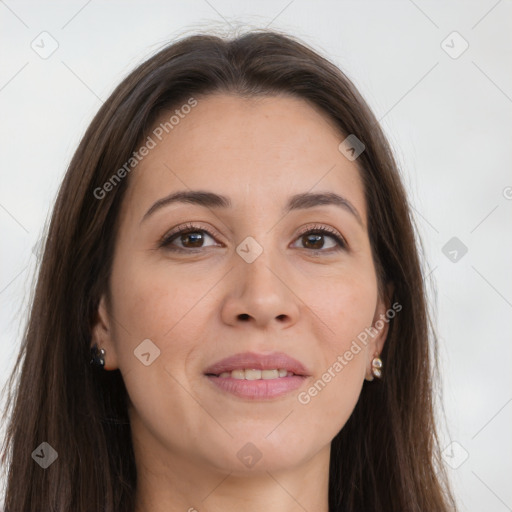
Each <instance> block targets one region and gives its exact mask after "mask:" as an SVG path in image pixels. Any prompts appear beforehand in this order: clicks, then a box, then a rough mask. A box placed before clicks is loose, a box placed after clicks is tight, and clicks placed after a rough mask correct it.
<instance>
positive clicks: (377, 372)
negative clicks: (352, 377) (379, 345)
mask: <svg viewBox="0 0 512 512" xmlns="http://www.w3.org/2000/svg"><path fill="white" fill-rule="evenodd" d="M372 375H373V376H374V377H377V378H378V379H380V378H381V377H382V359H381V358H380V357H374V358H373V360H372Z"/></svg>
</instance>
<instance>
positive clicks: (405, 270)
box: [3, 31, 455, 512]
mask: <svg viewBox="0 0 512 512" xmlns="http://www.w3.org/2000/svg"><path fill="white" fill-rule="evenodd" d="M430 338H431V329H430V322H429V317H428V310H427V304H426V300H425V291H424V287H423V280H422V275H421V269H420V264H419V258H418V251H417V247H416V239H415V235H414V229H413V224H412V220H411V215H410V209H409V206H408V203H407V199H406V195H405V192H404V188H403V186H402V184H401V180H400V177H399V172H398V170H397V166H396V163H395V161H394V159H393V156H392V153H391V151H390V148H389V146H388V143H387V142H386V140H385V137H384V135H383V133H382V131H381V129H380V127H379V125H378V123H377V121H376V119H375V117H374V116H373V114H372V113H371V112H370V110H369V108H368V106H367V105H366V103H365V101H364V100H363V98H362V97H361V96H360V94H359V93H358V92H357V90H356V89H355V87H354V86H353V84H352V83H351V82H350V80H349V79H348V78H347V77H346V76H345V75H344V74H343V73H342V72H341V71H340V70H339V69H338V68H336V67H335V66H334V65H333V64H331V63H330V62H328V61H327V60H326V59H324V58H323V57H321V56H320V55H318V54H317V53H316V52H314V51H313V50H312V49H310V48H308V47H307V46H306V45H304V44H303V43H300V42H299V41H297V40H294V39H293V38H291V37H288V36H285V35H281V34H278V33H276V32H270V31H254V32H252V33H248V34H245V35H242V36H240V37H238V38H235V39H233V40H224V39H221V38H218V37H216V36H212V35H196V36H191V37H187V38H185V39H183V40H181V41H178V42H176V43H174V44H171V45H169V46H168V47H166V48H164V49H163V50H161V51H160V52H159V53H158V54H156V55H155V56H153V57H152V58H150V59H149V60H148V61H146V62H145V63H143V64H142V65H141V66H139V67H138V68H137V69H136V70H135V71H133V72H132V73H131V74H130V75H129V76H128V77H127V78H126V79H125V80H123V82H122V83H121V84H120V85H119V86H118V87H117V89H116V90H115V91H114V92H113V94H112V95H111V96H110V98H109V99H108V100H107V101H106V102H105V104H104V105H103V106H102V107H101V109H100V111H99V112H98V114H97V115H96V117H95V118H94V120H93V121H92V123H91V125H90V127H89V129H88V130H87V132H86V134H85V136H84V138H83V140H82V141H81V143H80V145H79V147H78V149H77V151H76V153H75V155H74V158H73V159H72V162H71V164H70V166H69V169H68V171H67V173H66V176H65V178H64V181H63V183H62V186H61V189H60V192H59V195H58V199H57V202H56V205H55V209H54V212H53V216H52V219H51V224H50V227H49V233H48V237H47V241H46V245H45V248H44V255H43V259H42V263H41V268H40V273H39V277H38V281H37V288H36V293H35V297H34V301H33V304H32V309H31V315H30V319H29V323H28V326H27V329H26V332H25V336H24V340H23V345H22V350H21V352H20V356H19V358H18V361H17V368H18V367H19V368H20V369H21V371H20V375H19V381H17V382H16V383H15V385H14V384H13V383H14V382H15V375H17V374H16V372H13V375H12V376H11V381H10V394H11V396H10V400H9V402H12V406H13V409H12V415H11V418H10V422H9V425H8V435H7V438H6V444H5V446H4V452H3V460H4V463H6V464H8V468H9V473H8V484H7V492H6V499H5V510H6V512H15V511H20V510H23V511H29V510H30V511H35V510H56V511H71V510H72V511H74V512H82V511H109V512H114V511H135V512H150V511H151V512H159V511H163V510H166V511H168V510H189V511H193V510H198V511H203V510H204V511H214V510H244V511H253V510H254V511H256V510H258V511H259V510H270V509H272V510H276V511H277V510H279V511H292V510H293V511H294V510H308V511H315V512H326V511H331V512H332V511H353V512H355V511H357V512H361V511H365V512H369V511H373V512H377V511H382V512H384V511H386V512H391V511H393V512H395V511H407V512H412V511H417V512H420V511H421V512H424V511H426V510H432V511H434V510H435V511H436V512H437V511H440V512H441V511H448V510H454V508H455V507H454V503H453V499H452V497H451V494H450V491H449V487H448V485H447V482H446V477H445V474H444V469H443V467H442V465H441V464H440V460H439V450H438V445H437V436H436V429H435V423H434V413H433V405H432V399H433V396H432V382H431V377H430V374H431V364H432V363H433V362H435V351H433V350H432V348H433V342H434V340H433V339H432V340H430ZM430 342H432V344H431V343H430ZM91 353H92V357H91ZM13 390H14V391H13Z"/></svg>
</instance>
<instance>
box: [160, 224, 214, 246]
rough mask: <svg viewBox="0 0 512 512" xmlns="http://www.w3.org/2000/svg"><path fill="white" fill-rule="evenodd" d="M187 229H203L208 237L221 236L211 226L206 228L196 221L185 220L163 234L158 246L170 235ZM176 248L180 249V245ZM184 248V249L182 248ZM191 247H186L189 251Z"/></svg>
mask: <svg viewBox="0 0 512 512" xmlns="http://www.w3.org/2000/svg"><path fill="white" fill-rule="evenodd" d="M187 231H204V232H205V233H207V234H208V235H209V236H210V237H212V238H213V237H216V238H221V237H222V235H221V234H220V233H219V232H218V231H217V230H216V229H214V228H213V227H208V228H206V227H205V226H201V225H200V224H198V223H195V222H186V223H185V224H180V225H179V226H176V227H175V228H173V229H171V230H170V231H168V232H166V233H165V234H164V236H162V238H161V239H160V241H159V242H158V245H159V246H163V245H165V244H166V243H168V242H169V241H170V239H171V238H172V237H174V236H175V235H178V234H181V233H186V232H187ZM177 249H181V247H178V248H177ZM184 250H185V249H184ZM190 250H191V249H188V251H190Z"/></svg>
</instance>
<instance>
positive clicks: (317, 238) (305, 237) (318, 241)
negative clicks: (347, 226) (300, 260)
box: [298, 225, 347, 252]
mask: <svg viewBox="0 0 512 512" xmlns="http://www.w3.org/2000/svg"><path fill="white" fill-rule="evenodd" d="M325 237H327V238H330V239H331V240H332V241H333V243H331V245H330V246H329V247H327V249H325V243H324V239H325ZM298 240H300V241H302V242H303V244H304V246H305V248H306V249H311V250H312V251H317V252H333V251H340V250H342V249H346V248H347V244H346V242H345V239H344V238H343V237H342V236H341V234H340V233H339V232H338V231H336V230H335V229H332V228H329V227H326V226H321V225H320V226H318V225H317V226H313V227H311V226H307V227H306V228H304V229H303V230H301V232H300V233H299V238H298Z"/></svg>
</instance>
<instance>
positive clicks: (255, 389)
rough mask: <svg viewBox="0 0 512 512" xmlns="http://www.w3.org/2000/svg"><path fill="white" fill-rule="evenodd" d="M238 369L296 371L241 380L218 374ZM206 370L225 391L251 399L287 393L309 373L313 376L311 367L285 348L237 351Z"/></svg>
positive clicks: (261, 398) (297, 386)
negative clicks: (295, 357)
mask: <svg viewBox="0 0 512 512" xmlns="http://www.w3.org/2000/svg"><path fill="white" fill-rule="evenodd" d="M238 369H254V370H273V369H286V370H287V371H288V372H292V373H293V374H294V375H290V376H286V377H279V378H276V379H268V380H265V379H261V380H245V379H244V380H242V379H240V380H239V379H233V378H231V377H219V375H220V374H221V373H223V372H230V371H232V370H238ZM204 374H205V376H206V377H207V378H208V380H209V381H210V382H211V383H212V384H213V385H214V386H215V387H216V388H217V389H219V390H221V391H222V392H226V393H229V394H232V395H234V396H237V397H239V398H243V399H248V400H270V399H273V398H278V397H280V396H283V395H286V394H288V393H290V392H292V391H295V390H297V389H298V388H300V387H301V386H302V385H303V384H304V382H305V381H306V380H307V377H309V376H310V375H309V372H308V370H307V369H306V367H305V366H304V365H303V364H302V363H301V362H300V361H297V359H294V358H293V357H290V356H288V355H287V354H284V353H283V352H274V353H272V354H256V353H253V352H244V353H240V354H235V355H234V356H231V357H227V358H226V359H222V360H221V361H218V362H216V363H215V364H213V365H212V366H210V367H208V368H207V369H206V370H205V372H204Z"/></svg>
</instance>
